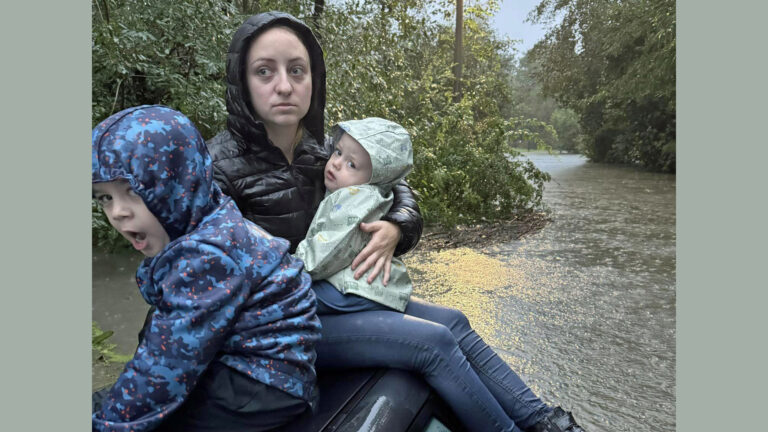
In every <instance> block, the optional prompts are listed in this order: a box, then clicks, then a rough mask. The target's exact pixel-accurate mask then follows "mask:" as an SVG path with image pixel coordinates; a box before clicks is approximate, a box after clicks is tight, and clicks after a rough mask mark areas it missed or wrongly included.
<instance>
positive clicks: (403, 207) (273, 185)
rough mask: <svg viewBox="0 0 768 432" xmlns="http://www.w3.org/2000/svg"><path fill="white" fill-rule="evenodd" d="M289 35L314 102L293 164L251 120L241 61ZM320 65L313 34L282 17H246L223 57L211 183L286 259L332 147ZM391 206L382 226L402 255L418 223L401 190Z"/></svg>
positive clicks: (321, 188) (410, 199)
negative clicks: (296, 42) (282, 29)
mask: <svg viewBox="0 0 768 432" xmlns="http://www.w3.org/2000/svg"><path fill="white" fill-rule="evenodd" d="M278 24H279V25H284V26H287V27H289V28H291V29H293V30H295V31H296V32H297V33H298V34H299V35H300V36H301V38H302V41H303V42H304V45H305V46H306V47H307V51H308V52H309V57H310V64H311V65H310V67H311V69H312V102H311V104H310V109H309V112H308V113H307V115H306V116H305V117H304V119H303V126H304V131H303V132H304V133H303V136H302V139H301V141H300V142H299V144H298V145H297V146H296V148H295V149H294V154H293V161H292V162H289V161H288V160H287V159H286V158H285V156H284V155H283V153H282V152H281V151H280V149H278V148H277V147H276V146H274V145H273V144H272V143H271V142H270V141H269V139H268V138H267V134H266V130H265V129H264V125H263V124H262V122H261V121H260V120H259V119H258V118H256V117H255V116H254V114H253V113H254V110H253V109H252V107H251V104H250V101H249V100H248V97H247V95H248V90H247V86H246V84H245V78H246V77H245V74H244V72H245V68H244V56H245V55H246V53H247V49H248V47H249V45H250V42H251V41H252V40H253V38H254V37H255V36H256V35H258V34H259V33H261V32H263V31H264V30H265V29H267V28H269V27H272V26H273V25H278ZM324 109H325V62H324V61H323V52H322V49H321V48H320V45H319V44H318V42H317V40H316V39H315V37H314V35H313V34H312V32H311V30H310V29H309V28H308V27H307V26H306V25H305V24H304V23H302V22H301V21H299V20H297V19H296V18H294V17H292V16H290V15H288V14H283V13H280V12H267V13H263V14H259V15H255V16H252V17H250V18H249V19H248V20H247V21H246V22H245V23H243V25H242V26H240V28H239V29H238V30H237V32H236V33H235V35H234V36H233V38H232V43H231V44H230V46H229V52H228V54H227V111H228V112H229V117H228V118H227V130H226V131H223V132H221V133H219V134H218V135H216V136H215V137H213V138H212V139H211V140H209V141H208V149H209V151H210V153H211V157H212V158H213V167H214V179H215V180H216V182H217V183H218V184H219V186H220V187H221V189H222V190H223V191H224V193H225V194H227V195H229V196H231V197H232V198H233V199H234V201H235V203H237V206H238V207H239V208H240V211H241V212H242V213H243V215H244V216H245V217H246V218H248V219H250V220H252V221H253V222H255V223H257V224H258V225H260V226H261V227H263V228H264V229H265V230H267V231H268V232H269V233H271V234H273V235H276V236H279V237H284V238H286V239H288V240H289V241H290V242H291V252H293V251H295V249H296V246H298V244H299V242H300V241H301V240H303V239H304V236H305V235H306V233H307V229H308V228H309V224H310V222H312V218H313V217H314V215H315V211H316V210H317V206H318V205H319V203H320V201H321V200H322V199H323V196H324V194H325V185H324V181H323V168H324V167H325V163H326V161H327V160H328V157H329V156H330V154H331V150H332V143H331V140H330V139H326V137H325V136H324V134H323V127H324V112H323V111H324ZM394 195H395V202H394V203H393V205H392V208H391V209H390V211H389V213H388V214H387V215H386V216H385V217H383V218H382V220H387V221H390V222H393V223H396V224H397V225H398V226H399V227H400V230H401V232H402V238H401V239H400V242H399V243H398V245H397V249H396V250H395V254H396V255H401V254H403V253H405V252H407V251H409V250H410V249H412V248H413V247H415V246H416V243H418V241H419V238H420V237H421V230H422V219H421V213H420V212H419V206H418V204H417V203H416V200H415V197H414V194H413V192H412V191H411V189H410V188H409V187H408V185H407V184H406V183H405V182H401V183H400V184H398V185H397V186H395V188H394Z"/></svg>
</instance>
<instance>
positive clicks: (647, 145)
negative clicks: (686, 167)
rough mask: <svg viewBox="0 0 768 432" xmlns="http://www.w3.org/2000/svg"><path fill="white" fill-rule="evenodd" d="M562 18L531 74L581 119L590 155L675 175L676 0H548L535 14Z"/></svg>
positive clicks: (536, 51)
mask: <svg viewBox="0 0 768 432" xmlns="http://www.w3.org/2000/svg"><path fill="white" fill-rule="evenodd" d="M556 17H561V18H562V19H561V21H560V22H559V24H556V25H554V26H553V27H552V28H551V29H550V31H549V32H548V33H547V34H546V36H545V38H544V39H543V40H542V41H540V42H538V43H537V44H536V45H535V46H534V47H533V49H532V50H531V51H530V53H529V54H530V57H531V65H532V74H533V75H534V77H536V79H537V81H538V82H539V83H540V84H541V86H542V90H543V92H544V94H545V95H549V96H553V97H555V99H556V100H557V101H558V102H559V103H561V104H562V105H563V106H564V107H567V108H570V109H572V110H573V111H574V112H575V113H576V114H577V115H578V116H579V124H580V126H581V129H582V132H583V134H584V141H583V150H584V152H585V154H586V155H587V156H589V157H590V158H591V159H592V160H594V161H598V162H616V163H630V164H636V165H639V166H643V167H646V168H649V169H653V170H659V171H671V172H674V171H675V45H676V41H675V3H674V1H672V0H633V1H620V0H570V1H567V0H544V1H542V2H541V3H540V4H539V5H538V6H537V7H536V9H535V10H534V11H533V12H532V14H531V16H530V18H531V19H532V20H533V21H535V22H550V23H552V22H554V21H555V18H556Z"/></svg>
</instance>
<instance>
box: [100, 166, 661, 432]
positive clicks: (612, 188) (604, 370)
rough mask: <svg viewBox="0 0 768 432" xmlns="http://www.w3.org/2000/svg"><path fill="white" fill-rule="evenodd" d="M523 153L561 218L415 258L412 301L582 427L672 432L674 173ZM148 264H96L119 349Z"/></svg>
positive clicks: (135, 260)
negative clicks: (479, 245) (542, 177)
mask: <svg viewBox="0 0 768 432" xmlns="http://www.w3.org/2000/svg"><path fill="white" fill-rule="evenodd" d="M527 157H529V158H530V159H531V160H533V162H534V163H535V164H536V165H537V166H538V167H539V168H541V169H543V170H544V171H547V172H549V173H550V174H551V175H552V178H553V180H552V181H551V182H549V183H548V184H547V186H546V190H545V194H544V199H545V202H546V203H547V205H548V206H549V207H550V209H551V211H552V217H553V221H552V222H551V223H550V224H549V225H548V226H547V227H546V228H544V229H543V230H541V231H540V232H538V233H536V234H533V235H530V236H528V237H526V238H524V239H522V240H519V241H511V242H506V243H505V242H502V243H496V244H492V245H490V246H488V247H485V248H483V249H482V250H471V249H459V250H452V251H444V252H442V253H432V254H425V255H421V256H418V257H409V259H408V260H406V262H407V263H408V265H409V266H412V268H413V276H414V280H415V281H416V282H417V286H416V288H415V291H414V292H415V295H418V296H420V297H423V298H426V299H428V300H431V301H436V302H439V303H443V304H447V305H451V306H454V307H459V308H461V309H462V310H464V311H465V312H466V314H467V315H468V316H469V318H470V320H471V321H472V323H473V326H475V327H476V328H477V329H478V332H480V334H481V335H483V337H484V338H486V340H488V342H489V343H490V344H491V345H492V346H493V347H494V348H495V349H496V350H497V351H498V352H499V353H500V354H501V355H502V356H503V357H504V359H505V360H506V361H507V362H508V363H510V365H512V367H513V368H514V369H515V370H517V371H518V372H519V373H520V374H521V375H522V376H523V377H524V379H525V380H526V382H528V384H529V385H530V386H531V387H532V388H533V389H534V390H535V391H536V392H537V393H538V394H539V395H540V396H541V397H542V398H544V399H545V400H546V401H547V402H549V403H552V404H559V405H562V406H564V407H565V408H567V409H569V410H572V411H573V412H574V413H575V415H576V416H577V418H578V419H579V421H580V422H581V423H582V426H584V427H585V428H586V429H587V430H589V431H592V432H594V431H606V432H607V431H659V432H661V431H673V430H675V176H674V175H668V174H657V173H648V172H643V171H639V170H637V169H633V168H628V167H616V166H609V165H600V164H591V163H587V162H586V161H585V159H584V158H583V157H581V156H578V155H547V154H528V155H527ZM140 261H141V257H140V256H139V255H137V254H133V253H128V254H111V255H104V254H98V253H94V256H93V319H94V320H95V321H96V322H97V323H98V324H99V325H100V326H101V328H102V329H104V330H113V331H114V332H115V334H114V335H113V336H112V337H111V338H110V339H109V340H110V341H111V342H112V343H115V344H116V345H117V351H118V352H120V353H125V354H130V353H132V352H133V350H134V349H135V347H136V334H137V332H138V330H139V329H140V328H141V324H142V322H143V319H144V316H145V314H146V311H147V309H148V307H147V305H146V304H145V303H144V301H143V299H142V298H141V295H140V294H139V292H138V289H137V288H136V285H135V280H134V272H135V269H136V267H137V266H138V264H139V262H140ZM473 269H475V270H476V271H475V272H474V273H475V274H474V275H473V274H471V273H472V270H473ZM478 273H482V277H476V276H477V274H478ZM104 379H105V377H104V376H103V371H96V370H95V371H94V381H96V380H102V381H103V380H104Z"/></svg>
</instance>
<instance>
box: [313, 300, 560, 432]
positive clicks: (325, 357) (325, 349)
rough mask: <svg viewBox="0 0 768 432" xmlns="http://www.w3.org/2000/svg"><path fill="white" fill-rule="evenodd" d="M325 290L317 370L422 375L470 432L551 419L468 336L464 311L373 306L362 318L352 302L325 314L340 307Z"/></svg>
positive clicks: (416, 303)
mask: <svg viewBox="0 0 768 432" xmlns="http://www.w3.org/2000/svg"><path fill="white" fill-rule="evenodd" d="M322 291H323V289H320V290H316V291H315V292H316V293H318V300H319V302H318V303H319V304H318V312H319V313H322V315H320V321H321V322H322V324H323V329H322V338H321V340H320V342H319V343H318V345H317V363H316V365H317V367H318V368H320V369H322V368H351V367H393V368H399V369H406V370H411V371H416V372H419V373H421V374H422V375H423V376H424V378H425V379H426V380H427V382H428V383H429V384H430V385H431V386H432V387H433V388H434V389H435V390H436V391H437V392H438V394H440V396H441V397H442V398H443V399H444V400H445V401H446V402H447V403H448V404H449V405H450V406H451V408H452V409H453V410H454V412H455V413H456V415H457V416H458V417H459V418H460V419H461V420H462V421H463V422H464V423H465V425H466V427H467V428H468V429H469V430H472V431H492V430H503V431H519V430H520V429H521V428H522V429H525V428H528V427H530V426H532V425H533V424H535V423H536V422H538V421H539V420H541V419H543V418H544V417H545V416H546V415H547V414H548V413H550V412H551V410H552V409H551V408H550V407H548V406H547V405H546V404H544V403H543V402H542V401H541V399H539V398H538V397H537V396H536V395H535V394H534V393H533V391H532V390H531V389H530V388H529V387H528V386H527V385H526V384H525V383H524V382H523V381H522V379H520V377H519V376H518V375H517V374H516V373H515V372H514V371H513V370H512V369H510V367H509V366H508V365H507V364H506V363H505V362H504V361H503V360H502V359H501V358H500V357H499V356H498V355H497V354H496V353H495V352H494V351H493V349H491V348H490V347H489V346H488V345H487V344H486V343H485V342H484V341H483V340H482V338H480V336H478V334H477V333H475V331H474V330H472V327H471V326H470V325H469V321H468V320H467V318H466V316H465V315H464V314H463V313H462V312H461V311H459V310H456V309H452V308H447V307H443V306H439V305H435V304H432V303H428V302H425V301H422V300H419V299H416V298H411V301H410V302H409V304H408V307H407V308H406V310H405V313H404V314H403V313H400V312H396V311H392V310H380V309H382V307H381V305H378V304H376V303H374V302H370V303H371V304H370V306H371V308H373V309H376V310H369V311H365V303H366V302H369V301H368V300H366V299H361V298H360V297H357V296H354V298H351V299H350V302H348V304H347V306H350V307H346V308H344V312H345V313H338V312H336V313H329V312H333V311H332V309H333V308H334V305H339V304H341V303H343V302H342V301H340V299H339V298H338V297H334V295H331V298H330V299H328V298H327V297H328V296H326V298H325V299H324V298H321V294H319V293H320V292H322ZM339 295H341V294H339ZM346 297H352V296H346ZM383 309H386V308H383ZM351 310H356V311H360V310H363V311H362V312H351Z"/></svg>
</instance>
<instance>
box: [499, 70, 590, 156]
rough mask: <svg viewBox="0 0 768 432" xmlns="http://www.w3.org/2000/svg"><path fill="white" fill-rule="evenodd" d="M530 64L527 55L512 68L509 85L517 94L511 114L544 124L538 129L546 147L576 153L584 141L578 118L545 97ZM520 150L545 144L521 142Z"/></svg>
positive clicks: (572, 112)
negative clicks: (581, 140) (578, 146)
mask: <svg viewBox="0 0 768 432" xmlns="http://www.w3.org/2000/svg"><path fill="white" fill-rule="evenodd" d="M529 63H530V60H529V58H528V57H527V56H524V57H523V58H522V59H520V60H519V61H518V62H517V63H515V64H512V65H511V68H512V71H513V73H512V75H511V77H510V85H511V87H512V92H513V94H514V106H513V107H512V112H513V113H514V114H515V115H516V116H519V117H523V118H528V119H536V120H538V121H539V122H541V124H542V125H544V126H543V127H542V126H539V128H538V130H539V131H540V135H541V138H542V139H543V142H544V147H545V148H549V149H557V150H560V151H567V152H575V151H576V150H577V144H578V142H579V141H580V139H581V128H580V126H579V124H578V116H577V115H576V113H575V112H574V111H573V110H571V109H569V108H563V107H562V106H560V104H558V103H557V101H555V99H553V98H552V97H547V96H545V95H543V94H542V90H541V84H539V83H538V82H537V81H536V79H535V78H534V77H533V75H532V74H531V70H530V69H531V68H530V65H529ZM546 126H549V128H547V127H546ZM520 147H525V148H527V149H529V150H531V149H532V148H537V147H538V148H541V147H542V145H541V144H538V145H537V143H536V142H533V141H530V140H529V141H525V142H521V143H520Z"/></svg>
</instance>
